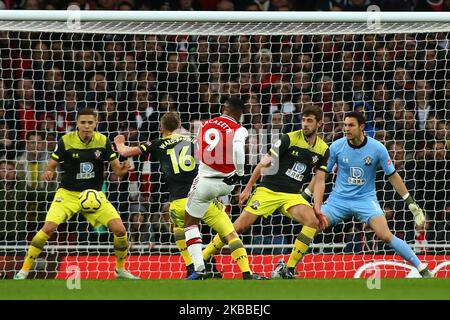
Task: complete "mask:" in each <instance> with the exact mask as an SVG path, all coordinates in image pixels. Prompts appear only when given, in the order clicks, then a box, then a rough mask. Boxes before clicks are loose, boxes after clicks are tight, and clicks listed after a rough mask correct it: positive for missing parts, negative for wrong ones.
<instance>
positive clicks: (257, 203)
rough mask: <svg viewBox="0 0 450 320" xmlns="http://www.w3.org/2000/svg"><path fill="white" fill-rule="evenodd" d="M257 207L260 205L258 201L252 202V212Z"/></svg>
mask: <svg viewBox="0 0 450 320" xmlns="http://www.w3.org/2000/svg"><path fill="white" fill-rule="evenodd" d="M259 205H260V203H259V201H258V200H255V201H253V203H252V209H254V210H256V209H258V207H259Z"/></svg>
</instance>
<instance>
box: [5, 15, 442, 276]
mask: <svg viewBox="0 0 450 320" xmlns="http://www.w3.org/2000/svg"><path fill="white" fill-rule="evenodd" d="M16 13H17V12H16ZM116 13H117V12H111V13H109V12H108V13H106V14H105V13H104V14H103V15H102V13H101V12H99V13H96V14H97V17H98V18H96V19H95V18H92V19H86V20H83V19H81V20H77V17H78V16H75V18H73V17H71V16H70V14H69V15H68V17H67V20H63V19H61V18H55V19H52V17H51V16H50V14H48V15H49V16H48V18H45V15H43V14H42V12H40V13H39V12H35V13H34V16H31V17H30V16H29V17H28V18H27V19H23V18H21V16H20V15H19V14H20V12H18V13H17V14H18V16H17V18H14V17H11V16H9V17H8V15H13V14H14V12H13V13H11V12H9V13H8V15H6V14H3V15H2V16H1V19H0V20H3V21H0V48H1V57H0V63H1V67H0V107H1V108H0V115H1V119H0V134H1V135H0V153H1V160H0V172H1V176H0V180H1V187H0V273H1V274H2V276H4V277H6V278H11V277H12V276H13V274H14V273H15V272H16V271H17V270H19V269H20V267H21V265H22V263H23V260H24V257H25V254H26V250H27V247H28V245H29V244H30V241H31V239H32V237H33V236H34V235H35V234H36V232H37V231H38V230H39V229H40V228H41V227H42V226H43V223H44V219H45V215H46V211H47V209H48V208H49V205H50V203H51V201H52V200H53V196H54V194H55V190H56V188H57V186H58V185H57V181H55V182H45V181H44V180H42V178H41V175H42V172H43V169H44V167H45V164H46V161H47V159H48V157H49V154H50V153H51V152H52V151H53V150H54V148H55V145H56V142H57V140H58V139H59V138H60V137H61V136H62V135H63V134H65V133H66V132H69V131H71V130H74V128H75V115H76V111H77V110H80V109H81V108H84V107H93V108H95V109H96V110H97V111H98V114H99V125H98V128H97V129H98V131H100V132H101V133H104V134H105V135H106V136H108V137H109V138H110V139H111V140H113V138H114V137H115V136H116V135H117V134H125V135H126V137H127V141H128V143H129V145H137V143H138V142H145V141H148V140H152V139H155V138H158V137H159V136H160V133H159V119H160V117H161V115H163V114H164V113H165V112H167V111H170V110H174V111H178V112H179V114H180V116H181V119H182V125H183V128H184V130H185V131H186V132H189V131H190V132H193V133H194V132H195V130H196V127H197V126H198V123H199V121H200V120H204V119H208V118H211V117H214V116H217V115H219V114H220V113H221V106H222V103H223V102H224V100H225V99H226V98H227V97H229V96H232V95H237V96H240V97H241V98H242V99H243V101H244V102H245V103H246V106H247V107H246V111H245V114H244V116H243V118H242V123H243V125H244V126H245V127H246V128H248V130H249V132H250V136H249V140H248V144H247V166H246V181H248V179H249V177H250V174H251V172H252V169H253V168H254V167H255V166H256V164H257V163H258V161H259V160H260V159H261V156H262V155H263V154H264V153H266V152H267V150H268V147H270V145H271V144H272V143H273V142H274V141H276V140H277V139H278V138H279V136H280V135H281V134H283V133H287V132H290V131H293V130H298V129H300V128H301V116H300V114H301V111H302V109H303V108H304V107H305V106H308V105H318V106H320V107H321V108H322V110H323V112H324V125H323V127H322V129H321V132H320V135H321V137H322V138H323V139H324V140H325V141H326V142H327V143H328V144H330V143H331V142H333V141H334V140H336V139H337V138H340V137H342V136H343V128H342V121H343V114H344V113H345V112H346V111H349V110H360V111H364V112H365V115H366V117H367V119H368V123H367V126H366V134H367V135H368V136H371V137H374V138H376V139H378V140H379V141H381V142H382V143H384V144H385V145H386V146H387V148H388V150H389V152H390V155H391V157H392V159H393V161H394V163H395V167H396V169H397V171H398V172H399V173H400V175H401V176H402V177H403V178H404V180H405V183H406V185H407V187H408V189H409V191H410V193H411V194H412V195H413V197H414V198H415V199H416V201H417V202H418V204H420V206H421V207H422V208H424V210H425V212H426V217H427V222H426V224H425V227H424V228H416V227H415V225H414V221H413V216H412V214H411V213H410V212H409V210H408V209H407V208H406V207H405V204H404V202H403V201H402V200H401V198H400V197H399V196H398V195H396V194H395V191H394V190H393V188H392V186H391V185H390V183H389V181H388V180H387V178H386V177H385V176H384V175H383V173H382V171H381V170H380V171H379V175H378V177H377V190H378V191H377V196H378V199H379V201H380V203H381V206H382V208H383V209H384V211H385V213H386V218H387V220H388V224H389V227H390V229H391V230H392V231H393V232H394V234H395V235H396V236H397V237H399V238H401V239H404V240H405V241H406V242H407V243H408V245H410V246H411V247H412V248H413V249H414V251H415V252H416V253H417V254H418V255H419V258H421V259H422V260H423V261H425V262H426V263H428V264H429V266H430V269H431V270H432V272H434V273H435V275H436V276H439V277H448V276H449V275H450V269H449V264H450V262H449V261H450V258H449V255H448V254H449V250H450V202H449V199H450V194H449V190H450V186H449V183H450V170H449V163H450V162H449V154H450V151H449V148H450V146H449V139H450V122H449V119H450V110H449V106H450V102H449V101H450V78H449V73H448V68H449V65H448V61H449V54H448V52H449V48H450V38H449V31H450V23H448V22H439V20H438V19H435V18H436V17H437V15H436V16H433V15H429V16H428V17H431V18H429V19H425V18H424V19H415V18H411V20H415V22H410V21H403V20H404V19H403V18H402V17H397V18H398V20H395V18H391V19H390V20H389V21H384V20H378V21H377V19H375V20H371V17H370V16H369V15H364V14H363V15H362V16H363V17H367V21H366V20H364V19H365V18H364V19H363V18H361V17H360V16H359V17H356V18H355V15H348V14H346V13H341V14H339V13H338V14H335V13H326V15H324V14H322V13H317V14H316V13H314V14H312V15H308V13H305V14H303V15H302V14H301V13H297V15H293V13H290V14H289V13H287V14H286V15H284V16H283V15H280V16H270V14H267V15H265V14H261V15H260V16H259V17H262V18H264V19H259V20H258V19H257V18H256V16H254V15H252V14H249V15H243V16H241V17H252V18H255V19H254V20H250V19H245V18H244V20H242V21H236V19H233V14H234V13H232V14H231V15H227V14H224V13H206V15H201V14H198V16H199V17H202V19H198V20H195V17H196V15H195V14H193V16H192V17H190V19H191V21H187V20H186V19H185V21H183V19H180V18H173V19H171V17H173V16H171V15H170V14H173V15H175V16H176V14H177V13H176V12H175V13H167V14H166V18H167V20H166V21H163V19H162V18H161V16H160V15H156V18H155V19H152V14H156V13H151V12H147V13H146V14H147V17H146V18H145V19H144V18H143V17H144V16H145V15H144V14H142V15H138V14H137V13H136V14H134V13H133V14H131V16H130V15H128V16H126V19H123V16H120V13H119V14H118V15H117V16H116V15H115V14H116ZM80 14H81V13H80ZM83 14H84V13H83ZM86 14H87V13H86ZM127 14H128V13H127ZM203 14H204V13H203ZM239 14H240V13H235V15H234V16H236V15H237V16H239ZM111 15H112V16H113V17H116V19H113V18H111ZM205 16H206V17H209V19H205ZM219 16H220V17H221V18H220V19H219V18H218V19H216V20H215V17H219ZM314 16H315V18H314ZM349 16H350V18H351V19H349V18H348V17H349ZM121 17H122V18H121ZM130 17H131V18H130ZM294 17H296V18H295V19H294ZM305 17H306V18H305ZM311 17H313V18H311ZM380 17H381V18H383V17H384V16H383V15H381V14H380ZM81 18H83V15H81ZM400 18H402V19H400ZM422 18H423V17H422ZM106 19H108V20H106ZM320 19H322V20H320ZM230 21H231V22H230ZM233 21H236V22H233ZM332 21H334V22H332ZM428 21H434V22H428ZM444 21H445V20H444ZM446 21H450V20H449V19H446ZM129 160H131V163H132V171H131V173H130V175H129V177H128V178H127V179H125V180H123V179H119V178H118V177H116V176H115V175H114V174H112V173H111V171H108V174H107V176H106V177H105V184H104V187H103V189H104V191H105V192H106V194H107V196H108V199H109V200H110V201H111V202H112V203H113V204H114V206H116V208H117V209H118V211H119V213H120V214H121V217H122V219H123V221H124V223H125V225H126V227H127V230H128V232H129V234H128V237H129V239H130V243H131V245H130V250H129V258H128V261H127V267H128V269H129V270H130V271H131V272H133V273H134V274H137V275H140V276H141V277H143V278H183V277H184V276H185V267H184V264H183V261H182V259H181V257H180V254H179V252H178V249H177V247H176V245H175V240H174V236H173V234H172V232H171V227H172V226H171V222H170V215H169V212H168V191H169V190H167V188H166V185H165V183H164V177H163V176H162V175H161V173H160V170H159V165H158V163H156V162H153V161H151V159H146V158H143V157H135V158H133V159H129ZM331 186H332V181H331V180H328V181H327V189H326V196H327V195H328V193H329V192H330V190H331ZM237 193H238V190H235V193H234V194H232V195H230V196H229V197H223V198H222V199H220V200H221V201H222V202H223V203H224V204H225V205H226V207H227V210H228V211H229V213H230V215H231V218H232V220H235V219H236V218H237V217H238V215H239V214H240V209H239V207H238V206H237V202H236V199H237V197H236V195H237ZM300 230H301V226H300V225H299V224H298V223H296V222H294V221H292V220H290V219H288V218H287V217H285V216H283V215H282V214H281V213H279V212H277V211H276V212H274V213H273V214H272V215H270V216H268V217H267V218H263V219H259V220H257V222H256V223H255V224H254V225H253V226H252V228H251V229H250V230H249V231H248V232H247V233H245V234H243V235H242V239H243V242H244V244H245V246H246V248H247V252H248V254H249V259H250V263H251V266H252V268H253V270H254V271H255V272H258V273H260V274H263V275H266V276H268V275H270V272H271V271H272V270H273V269H274V268H275V266H276V265H277V263H278V261H279V260H281V259H283V258H284V259H285V260H286V259H287V256H288V255H289V253H290V251H291V249H292V244H293V242H294V240H295V238H296V236H297V235H298V233H299V231H300ZM201 232H202V234H203V243H204V244H207V243H208V242H209V241H210V240H211V239H212V236H214V234H213V233H212V232H211V230H210V229H209V228H208V227H207V226H206V225H205V224H203V225H202V227H201ZM216 264H217V269H218V270H220V271H222V273H223V275H224V276H225V277H240V272H239V270H238V268H237V266H236V265H235V263H234V262H233V260H232V259H231V257H230V255H229V251H228V248H227V247H224V248H223V249H222V251H221V252H220V253H219V254H218V255H217V256H216ZM74 267H75V268H79V271H80V273H81V276H82V277H83V278H112V277H113V270H114V251H113V246H112V234H111V233H110V232H108V231H107V230H105V229H104V228H97V229H94V228H92V227H91V226H90V225H89V224H88V222H87V221H85V220H84V218H83V217H82V216H81V215H75V216H74V218H73V219H71V220H70V221H69V222H68V223H65V224H62V225H60V226H59V228H58V231H57V232H55V234H54V235H53V236H52V237H51V238H50V240H49V241H48V243H47V244H46V246H45V249H44V251H43V253H42V254H41V256H40V257H39V258H38V259H37V261H36V264H35V266H34V267H33V269H32V272H31V273H30V278H65V277H67V276H68V275H69V274H70V272H71V271H73V270H74ZM377 271H380V272H381V276H386V277H406V276H409V277H414V276H417V274H415V272H414V270H413V268H412V267H411V266H410V265H408V264H407V263H406V262H404V261H403V259H402V258H400V257H399V256H397V255H394V252H393V251H392V249H391V248H390V247H388V246H386V245H384V244H383V242H382V241H380V240H379V239H377V238H376V237H375V236H374V233H373V231H371V229H370V228H369V227H368V226H367V225H364V224H362V223H360V222H358V221H353V220H352V221H346V222H345V223H340V224H338V225H336V226H335V227H333V228H329V229H326V230H325V231H324V232H323V233H322V234H320V235H318V236H317V237H316V238H315V239H314V242H313V244H312V246H311V249H310V251H309V252H308V254H307V255H305V256H304V258H303V259H302V261H301V262H300V264H299V265H298V267H297V272H298V277H368V276H370V275H371V274H373V272H377Z"/></svg>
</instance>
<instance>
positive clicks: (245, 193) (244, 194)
mask: <svg viewBox="0 0 450 320" xmlns="http://www.w3.org/2000/svg"><path fill="white" fill-rule="evenodd" d="M250 193H251V190H248V189H247V188H245V189H244V190H243V191H242V192H241V194H240V195H239V208H241V209H242V207H243V205H244V203H245V202H246V201H247V199H248V198H249V197H250Z"/></svg>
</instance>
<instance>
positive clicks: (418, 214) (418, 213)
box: [408, 202, 425, 226]
mask: <svg viewBox="0 0 450 320" xmlns="http://www.w3.org/2000/svg"><path fill="white" fill-rule="evenodd" d="M408 208H409V210H411V212H412V214H413V215H414V221H415V222H416V225H418V226H422V225H423V224H424V223H425V214H424V213H423V210H422V209H421V208H420V207H419V206H418V205H417V203H415V202H413V203H410V204H409V205H408Z"/></svg>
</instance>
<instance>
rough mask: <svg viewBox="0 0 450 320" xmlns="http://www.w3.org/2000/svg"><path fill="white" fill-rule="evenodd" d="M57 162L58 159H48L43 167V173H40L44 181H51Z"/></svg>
mask: <svg viewBox="0 0 450 320" xmlns="http://www.w3.org/2000/svg"><path fill="white" fill-rule="evenodd" d="M58 164H59V163H58V161H56V160H54V159H53V158H50V159H48V162H47V166H46V167H45V170H44V173H43V174H42V178H43V179H44V180H46V181H52V180H53V175H54V174H55V170H56V168H57V167H58Z"/></svg>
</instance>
